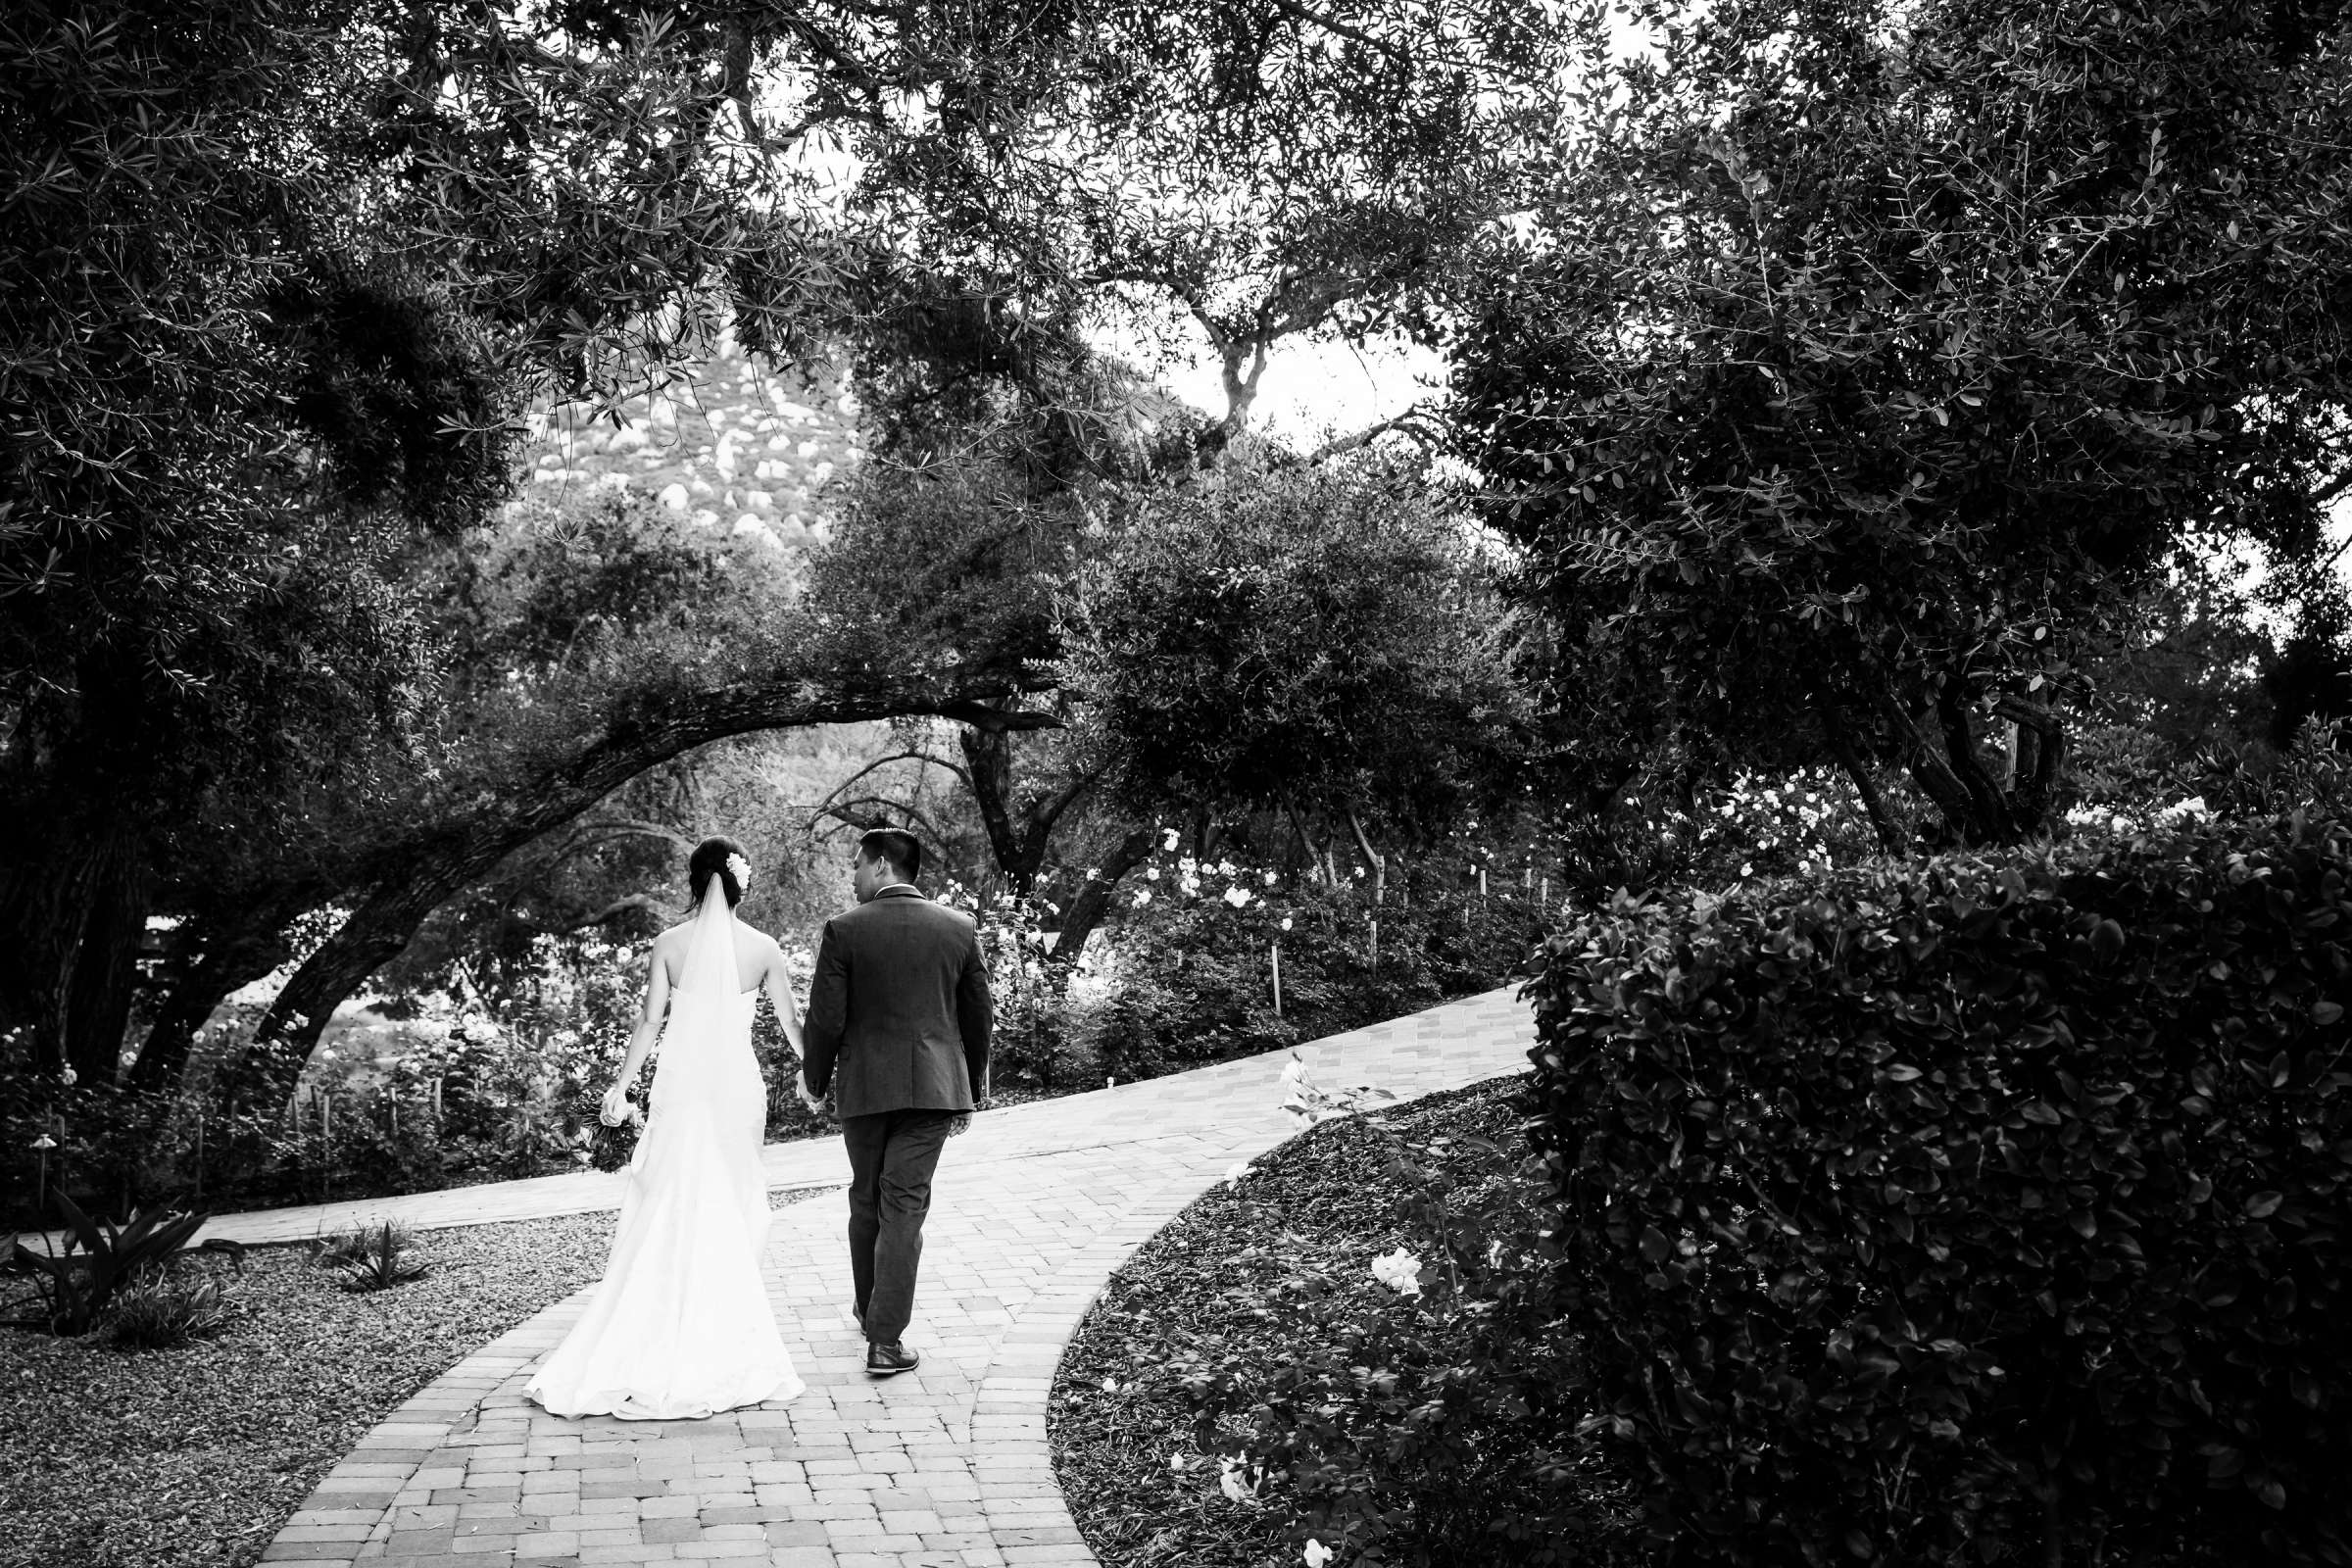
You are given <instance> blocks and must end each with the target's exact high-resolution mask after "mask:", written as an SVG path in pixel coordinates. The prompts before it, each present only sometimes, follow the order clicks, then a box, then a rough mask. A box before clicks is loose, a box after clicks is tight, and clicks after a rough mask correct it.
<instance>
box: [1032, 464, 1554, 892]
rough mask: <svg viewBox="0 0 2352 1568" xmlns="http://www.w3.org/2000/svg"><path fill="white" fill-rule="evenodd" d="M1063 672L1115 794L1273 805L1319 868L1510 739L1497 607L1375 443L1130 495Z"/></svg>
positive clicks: (1465, 556) (1411, 825)
mask: <svg viewBox="0 0 2352 1568" xmlns="http://www.w3.org/2000/svg"><path fill="white" fill-rule="evenodd" d="M1068 619H1069V631H1068V633H1067V635H1068V638H1069V652H1068V654H1067V655H1066V657H1065V660H1064V663H1063V667H1062V671H1061V682H1062V685H1063V687H1064V689H1065V690H1066V691H1068V692H1069V694H1070V695H1071V696H1072V698H1073V699H1074V700H1075V701H1076V702H1078V703H1079V704H1080V705H1081V706H1082V708H1083V710H1084V711H1085V715H1086V716H1085V719H1084V723H1085V725H1086V727H1087V729H1088V730H1089V731H1090V732H1091V733H1092V734H1093V735H1095V736H1096V737H1098V744H1099V745H1100V746H1101V748H1102V750H1103V755H1104V757H1105V759H1106V774H1107V777H1106V782H1107V784H1108V786H1109V788H1110V789H1111V790H1112V791H1113V792H1114V793H1115V795H1116V796H1117V798H1118V799H1119V800H1120V801H1121V802H1122V803H1123V804H1125V805H1126V806H1128V807H1129V808H1130V809H1135V810H1138V811H1141V812H1145V813H1149V812H1152V811H1153V810H1155V809H1156V810H1165V809H1170V808H1174V809H1183V810H1191V809H1203V810H1209V811H1221V812H1233V811H1240V810H1247V809H1267V810H1277V811H1281V812H1283V813H1284V814H1285V815H1286V817H1287V818H1288V819H1289V820H1290V821H1291V822H1292V823H1293V824H1295V826H1296V829H1297V832H1298V834H1299V840H1300V843H1301V845H1302V846H1303V847H1304V848H1305V849H1306V850H1307V851H1308V854H1309V857H1310V859H1311V861H1312V863H1314V864H1315V865H1316V866H1317V867H1318V868H1319V869H1320V871H1321V872H1322V874H1324V875H1325V876H1327V877H1328V876H1331V875H1334V874H1335V873H1334V869H1333V865H1332V858H1331V852H1330V845H1331V841H1332V839H1333V837H1334V836H1335V835H1337V834H1346V835H1348V836H1349V837H1351V838H1352V839H1353V840H1354V841H1355V843H1356V845H1357V847H1358V848H1360V849H1361V851H1362V852H1363V854H1364V856H1365V857H1366V858H1367V859H1368V860H1369V861H1370V863H1371V864H1372V866H1373V867H1374V869H1375V873H1376V875H1377V874H1378V872H1379V870H1380V869H1381V868H1382V866H1383V864H1384V857H1383V856H1382V855H1381V853H1380V852H1379V851H1378V849H1377V848H1376V847H1375V842H1374V841H1375V838H1376V837H1377V836H1381V835H1384V834H1387V833H1403V834H1416V833H1423V832H1426V831H1427V830H1428V829H1430V828H1431V827H1432V826H1433V825H1434V824H1436V823H1439V822H1442V821H1445V820H1446V819H1447V818H1448V817H1450V815H1451V814H1452V813H1453V812H1454V811H1455V810H1456V809H1457V808H1458V807H1459V805H1460V804H1461V803H1462V802H1463V801H1465V800H1466V799H1468V798H1470V796H1471V795H1472V794H1473V792H1474V791H1475V790H1476V789H1477V788H1478V787H1479V781H1478V773H1479V770H1480V768H1481V765H1482V762H1484V763H1488V764H1492V762H1493V761H1494V760H1495V758H1496V757H1497V756H1498V755H1500V754H1504V753H1507V751H1508V750H1509V748H1510V747H1511V745H1512V726H1513V723H1514V721H1515V719H1516V718H1517V716H1518V711H1519V694H1518V693H1517V691H1516V690H1515V689H1514V688H1513V686H1512V685H1511V683H1510V682H1509V680H1508V679H1507V676H1506V674H1505V669H1506V663H1507V662H1506V659H1505V657H1504V643H1505V639H1506V632H1507V628H1506V626H1505V617H1504V613H1503V609H1502V606H1501V604H1500V602H1499V600H1498V599H1497V597H1496V596H1495V593H1494V591H1493V588H1492V585H1491V583H1490V581H1489V579H1488V576H1487V574H1486V571H1485V569H1484V566H1483V564H1482V563H1481V562H1480V561H1479V560H1478V558H1477V557H1476V555H1475V554H1474V552H1473V550H1472V549H1471V546H1470V544H1469V542H1468V540H1467V539H1466V537H1465V535H1464V532H1463V529H1462V526H1461V523H1460V522H1459V520H1458V519H1457V518H1455V517H1453V516H1451V515H1447V514H1446V512H1444V511H1443V510H1441V509H1440V508H1439V507H1438V505H1437V503H1436V500H1435V498H1434V496H1433V494H1432V491H1431V489H1430V487H1429V486H1428V485H1427V483H1426V482H1425V481H1424V479H1423V477H1422V476H1421V475H1420V474H1419V473H1418V472H1417V471H1415V470H1413V469H1411V468H1409V467H1405V466H1401V465H1397V464H1393V463H1391V462H1388V461H1385V460H1380V459H1376V458H1361V459H1358V460H1356V461H1352V462H1348V463H1344V464H1338V465H1333V466H1322V467H1290V468H1284V469H1276V470H1271V471H1267V472H1263V473H1250V474H1245V473H1241V472H1235V473H1230V474H1228V475H1227V476H1226V477H1225V479H1224V481H1223V482H1221V483H1218V484H1216V485H1212V486H1209V487H1206V488H1204V489H1201V490H1199V491H1195V492H1186V493H1181V494H1176V495H1151V496H1143V497H1138V498H1137V499H1136V503H1135V509H1134V513H1133V515H1131V516H1129V517H1128V518H1127V519H1125V521H1124V522H1123V523H1122V525H1121V528H1120V530H1119V536H1118V539H1117V543H1116V545H1115V546H1114V547H1113V548H1112V549H1111V550H1110V551H1109V552H1107V553H1106V554H1105V556H1104V557H1103V559H1102V560H1101V561H1100V562H1097V563H1093V564H1090V565H1088V566H1087V567H1085V568H1084V569H1083V570H1082V571H1081V573H1080V574H1079V577H1078V581H1077V585H1076V587H1075V589H1074V590H1073V596H1072V604H1071V608H1070V610H1069V612H1068Z"/></svg>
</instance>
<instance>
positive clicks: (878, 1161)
mask: <svg viewBox="0 0 2352 1568" xmlns="http://www.w3.org/2000/svg"><path fill="white" fill-rule="evenodd" d="M955 1114H956V1113H955V1112H954V1111H950V1110H885V1111H882V1112H880V1113H878V1114H876V1115H872V1116H844V1117H842V1118H841V1137H842V1142H843V1143H845V1144H847V1145H848V1146H849V1152H850V1278H851V1281H852V1283H853V1285H854V1286H855V1288H856V1290H857V1293H858V1309H859V1310H861V1311H862V1312H864V1313H865V1337H866V1338H867V1339H868V1340H871V1341H876V1342H879V1343H880V1344H883V1345H891V1344H895V1343H897V1341H898V1338H899V1336H900V1335H902V1334H904V1333H906V1332H907V1321H908V1319H910V1318H911V1317H912V1316H913V1315H914V1273H915V1266H916V1265H917V1264H918V1263H920V1262H921V1261H922V1257H923V1216H924V1215H925V1214H927V1213H929V1212H930V1209H931V1173H932V1172H933V1171H934V1170H936V1169H938V1168H939V1151H940V1149H941V1147H942V1146H943V1145H945V1144H946V1143H947V1141H948V1123H949V1122H950V1121H951V1120H953V1119H954V1117H955Z"/></svg>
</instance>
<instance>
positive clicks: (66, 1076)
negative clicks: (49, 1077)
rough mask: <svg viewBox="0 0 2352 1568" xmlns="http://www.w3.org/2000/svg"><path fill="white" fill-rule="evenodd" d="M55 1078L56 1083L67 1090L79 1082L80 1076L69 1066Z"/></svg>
mask: <svg viewBox="0 0 2352 1568" xmlns="http://www.w3.org/2000/svg"><path fill="white" fill-rule="evenodd" d="M57 1077H58V1081H59V1082H60V1083H62V1084H64V1085H65V1086H66V1087H67V1088H68V1089H71V1088H73V1086H74V1085H75V1084H76V1083H78V1082H80V1080H81V1074H79V1073H77V1072H75V1071H74V1070H73V1068H72V1067H71V1066H69V1067H67V1068H66V1069H65V1070H64V1071H62V1072H60V1073H59V1074H58V1075H57Z"/></svg>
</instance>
